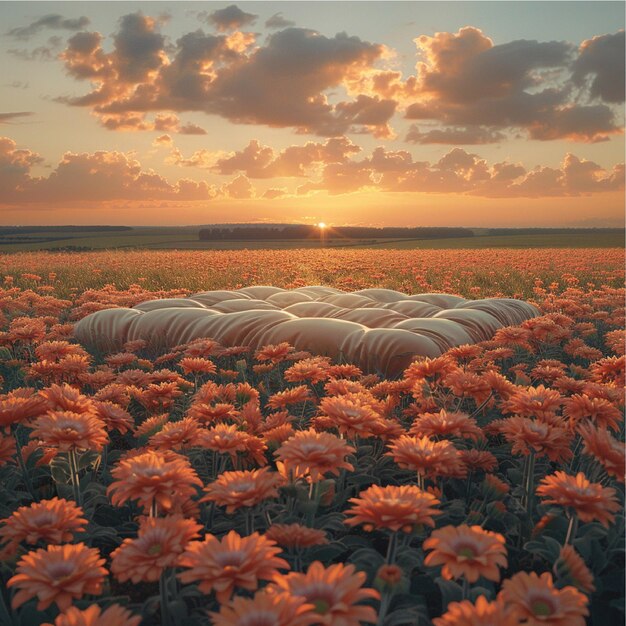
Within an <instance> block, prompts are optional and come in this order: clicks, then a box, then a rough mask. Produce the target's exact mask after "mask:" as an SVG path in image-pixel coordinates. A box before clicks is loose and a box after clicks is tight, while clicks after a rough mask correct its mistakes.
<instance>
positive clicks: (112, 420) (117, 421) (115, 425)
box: [93, 400, 135, 435]
mask: <svg viewBox="0 0 626 626" xmlns="http://www.w3.org/2000/svg"><path fill="white" fill-rule="evenodd" d="M93 406H94V411H95V415H96V417H97V418H98V419H101V420H102V421H103V422H104V425H105V427H106V429H107V430H108V431H111V430H117V431H119V433H120V434H122V435H123V434H124V433H126V432H128V431H129V430H132V428H133V426H134V425H135V422H134V420H133V418H132V416H131V414H130V413H129V412H128V411H126V410H124V409H123V408H122V407H121V406H119V405H117V404H115V403H113V402H101V401H100V400H95V401H94V403H93Z"/></svg>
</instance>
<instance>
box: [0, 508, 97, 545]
mask: <svg viewBox="0 0 626 626" xmlns="http://www.w3.org/2000/svg"><path fill="white" fill-rule="evenodd" d="M82 515H83V510H82V509H81V508H80V507H79V506H76V504H74V502H72V501H71V500H63V499H59V498H52V499H51V500H42V501H41V502H33V503H32V504H31V505H29V506H21V507H19V508H18V509H17V510H16V511H13V513H12V514H11V515H10V516H9V517H6V518H5V519H3V520H0V523H2V524H4V527H3V528H2V529H0V543H6V542H9V546H10V548H11V550H14V549H16V548H17V546H18V545H19V544H20V543H21V542H22V541H24V542H26V543H28V544H30V545H36V544H37V543H38V542H39V541H44V542H45V543H52V544H59V543H66V542H69V541H72V539H73V538H74V535H75V533H80V532H83V531H84V530H85V526H86V525H87V523H88V522H87V520H86V519H85V518H83V517H82Z"/></svg>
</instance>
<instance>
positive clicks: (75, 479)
mask: <svg viewBox="0 0 626 626" xmlns="http://www.w3.org/2000/svg"><path fill="white" fill-rule="evenodd" d="M68 459H69V462H70V475H71V479H72V487H73V488H74V500H76V504H78V506H82V505H83V501H82V497H81V493H80V478H79V476H78V463H77V461H76V450H74V448H71V449H70V451H69V453H68Z"/></svg>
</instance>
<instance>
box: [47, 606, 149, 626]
mask: <svg viewBox="0 0 626 626" xmlns="http://www.w3.org/2000/svg"><path fill="white" fill-rule="evenodd" d="M141 620H142V617H141V615H133V614H132V613H131V612H130V611H129V610H128V609H125V608H124V607H123V606H120V605H119V604H112V605H111V606H110V607H108V608H107V609H105V610H104V611H103V610H102V609H101V608H100V607H99V606H98V605H97V604H92V605H91V606H90V607H89V608H87V609H85V610H84V611H81V610H80V609H77V608H76V607H75V606H72V607H70V608H69V609H68V610H67V611H66V612H65V613H62V614H61V615H59V616H58V617H57V618H56V619H55V620H54V625H53V624H44V625H43V626H139V624H140V623H141Z"/></svg>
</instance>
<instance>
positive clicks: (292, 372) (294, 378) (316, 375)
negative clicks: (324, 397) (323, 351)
mask: <svg viewBox="0 0 626 626" xmlns="http://www.w3.org/2000/svg"><path fill="white" fill-rule="evenodd" d="M329 367H330V362H329V360H328V359H327V358H325V357H313V358H310V359H303V360H302V361H298V362H297V363H295V364H294V365H292V366H291V367H289V368H287V369H286V370H285V374H284V377H285V380H286V381H288V382H290V383H299V382H302V381H305V380H308V381H309V382H311V383H312V384H315V383H319V382H321V381H322V380H326V379H327V378H328V376H329V374H328V368H329Z"/></svg>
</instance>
